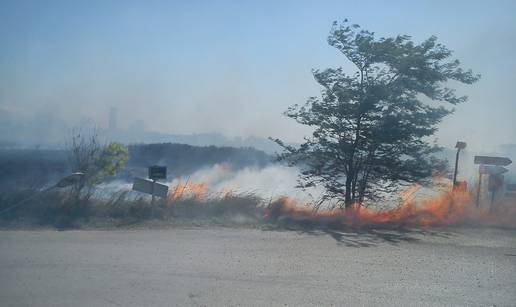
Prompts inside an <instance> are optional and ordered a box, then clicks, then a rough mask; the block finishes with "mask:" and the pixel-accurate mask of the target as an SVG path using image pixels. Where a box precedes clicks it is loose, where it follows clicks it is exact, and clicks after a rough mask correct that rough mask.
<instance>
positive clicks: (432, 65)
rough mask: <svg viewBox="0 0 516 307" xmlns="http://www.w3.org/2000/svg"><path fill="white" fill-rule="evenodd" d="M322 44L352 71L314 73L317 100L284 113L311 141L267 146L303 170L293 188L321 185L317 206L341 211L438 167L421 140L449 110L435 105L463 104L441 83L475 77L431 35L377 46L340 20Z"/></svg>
mask: <svg viewBox="0 0 516 307" xmlns="http://www.w3.org/2000/svg"><path fill="white" fill-rule="evenodd" d="M328 43H329V44H330V45H331V46H333V47H335V48H337V49H338V50H339V51H341V52H342V53H343V54H344V56H345V57H346V58H347V59H348V60H349V61H350V62H351V63H352V64H354V66H355V68H356V71H355V72H354V73H353V74H351V75H350V74H347V73H345V72H344V70H343V69H342V68H336V69H331V68H330V69H326V70H323V71H319V70H315V71H314V77H315V80H316V81H317V82H318V83H319V84H320V85H321V86H322V97H321V98H317V97H311V98H309V99H308V101H307V103H306V104H305V105H303V106H298V105H294V106H293V107H291V108H289V109H288V111H287V112H286V113H285V114H286V115H287V116H288V117H291V118H293V119H295V120H296V121H297V122H298V123H300V124H302V125H308V126H311V127H313V128H314V132H313V134H312V136H311V137H306V138H305V142H304V143H303V144H301V146H300V147H297V148H296V147H293V146H288V145H286V144H284V143H283V142H282V141H281V140H277V139H276V140H275V141H276V142H277V143H278V144H279V145H280V146H282V147H283V148H284V152H283V153H282V154H281V155H280V159H283V160H286V161H288V162H289V163H290V164H291V165H294V164H301V165H302V166H303V167H302V172H301V176H300V187H309V186H313V185H316V184H321V185H322V186H324V187H325V189H326V191H327V194H326V195H325V198H324V199H328V198H331V199H337V200H338V202H340V203H341V204H342V203H344V205H345V207H346V208H347V207H349V206H351V205H352V204H354V203H359V204H362V203H363V202H364V201H365V200H366V199H371V200H372V199H376V198H378V197H379V196H380V195H381V194H382V192H392V191H393V190H395V189H396V188H399V187H400V183H412V182H420V181H422V180H424V179H425V178H428V177H429V176H431V175H432V172H433V171H435V170H437V169H442V168H443V166H444V161H440V160H437V159H435V158H433V155H432V154H433V153H435V152H436V151H438V150H439V148H438V147H436V146H435V145H434V146H431V145H430V144H429V143H428V142H427V141H425V139H426V138H428V137H429V136H432V135H433V134H434V133H435V132H436V130H437V124H439V123H440V121H441V119H442V118H443V117H445V116H446V115H448V114H450V113H451V112H452V111H453V110H451V109H447V108H445V107H444V106H442V105H440V104H439V103H442V102H444V103H449V104H452V105H455V104H458V103H461V102H465V101H466V100H467V97H466V96H456V94H455V91H454V90H453V89H451V88H448V87H447V86H446V84H447V82H448V81H449V80H455V81H458V82H462V83H466V84H471V83H474V82H475V81H477V80H478V79H479V77H480V76H479V75H474V74H473V73H472V72H471V70H467V71H465V70H463V69H462V68H461V67H460V63H459V61H458V60H452V59H450V57H451V55H452V52H451V51H450V50H449V49H447V48H446V47H445V46H443V45H441V44H439V43H437V39H436V37H434V36H432V37H430V38H428V39H427V40H425V41H423V42H422V43H421V44H415V43H414V42H412V41H411V37H410V36H406V35H398V36H396V37H390V38H379V39H377V38H375V35H374V33H373V32H369V31H365V30H361V29H360V27H359V26H358V25H349V24H348V23H347V20H345V21H344V22H343V23H342V24H340V25H339V24H337V23H336V22H335V23H334V24H333V27H332V29H331V32H330V35H329V37H328ZM425 100H426V101H435V102H437V103H433V104H429V103H425V102H424V101H425Z"/></svg>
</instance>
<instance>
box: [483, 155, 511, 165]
mask: <svg viewBox="0 0 516 307" xmlns="http://www.w3.org/2000/svg"><path fill="white" fill-rule="evenodd" d="M511 163H512V160H511V159H509V158H507V157H490V156H475V164H488V165H503V166H507V165H509V164H511Z"/></svg>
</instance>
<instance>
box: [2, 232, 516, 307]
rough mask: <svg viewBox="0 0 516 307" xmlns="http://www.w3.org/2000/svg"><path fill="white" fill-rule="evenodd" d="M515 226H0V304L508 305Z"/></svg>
mask: <svg viewBox="0 0 516 307" xmlns="http://www.w3.org/2000/svg"><path fill="white" fill-rule="evenodd" d="M514 302H516V230H507V229H505V230H504V229H493V228H490V229H485V228H443V229H432V230H408V229H397V230H375V229H367V230H361V231H349V232H341V231H333V230H324V229H323V230H283V231H279V230H259V229H235V228H221V227H201V228H172V229H161V230H116V231H97V230H95V231H61V232H58V231H51V230H48V231H1V232H0V305H2V306H111V305H112V306H184V305H192V306H232V305H243V306H249V305H255V306H256V305H261V306H270V305H273V306H277V305H282V306H284V305H289V306H299V305H314V306H330V305H335V306H343V305H348V306H360V305H366V306H443V305H447V306H451V305H453V306H457V305H459V306H465V305H469V306H494V305H496V306H514Z"/></svg>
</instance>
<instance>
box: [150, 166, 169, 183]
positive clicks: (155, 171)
mask: <svg viewBox="0 0 516 307" xmlns="http://www.w3.org/2000/svg"><path fill="white" fill-rule="evenodd" d="M149 179H152V180H156V179H167V167H166V166H159V165H153V166H149Z"/></svg>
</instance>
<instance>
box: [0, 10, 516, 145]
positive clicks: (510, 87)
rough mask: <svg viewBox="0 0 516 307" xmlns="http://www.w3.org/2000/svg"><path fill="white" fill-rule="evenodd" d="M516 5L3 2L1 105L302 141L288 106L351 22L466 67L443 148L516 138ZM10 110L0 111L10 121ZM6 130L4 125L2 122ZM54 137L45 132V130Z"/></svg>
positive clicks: (332, 59) (339, 61) (164, 128)
mask: <svg viewBox="0 0 516 307" xmlns="http://www.w3.org/2000/svg"><path fill="white" fill-rule="evenodd" d="M515 12H516V1H342V0H341V1H51V0H48V1H26V0H22V1H7V0H1V1H0V46H1V48H0V113H4V115H3V116H4V117H3V118H6V117H9V116H16V118H22V119H23V118H25V119H28V120H30V119H33V118H38V117H45V116H47V117H50V118H56V119H58V120H61V121H64V122H66V123H67V124H69V125H77V124H79V123H81V122H83V121H85V120H87V119H92V120H93V121H95V122H96V123H98V124H99V125H100V126H103V127H106V126H107V124H108V123H107V122H108V113H109V109H110V107H111V106H114V107H116V108H117V109H118V116H119V120H118V122H119V125H120V127H122V128H126V127H128V126H130V125H131V124H132V123H135V122H137V123H140V124H139V125H141V123H144V126H145V128H146V129H148V130H153V131H160V132H166V133H177V134H189V133H203V132H219V133H222V134H224V135H227V136H229V137H235V136H241V137H246V136H258V137H269V136H271V137H274V138H281V139H284V140H287V141H292V142H297V141H300V140H302V137H303V136H304V135H305V134H307V133H309V130H308V129H306V128H304V127H302V126H300V125H298V124H297V123H295V122H294V121H293V120H291V119H289V118H287V117H285V116H284V115H283V114H282V113H283V112H284V111H285V110H286V109H287V108H288V106H290V105H293V104H296V103H298V104H302V103H304V102H305V101H306V99H307V98H308V97H309V96H317V95H318V94H319V93H320V87H319V86H318V85H317V83H316V82H315V81H314V79H313V76H312V73H311V71H312V69H324V68H328V67H339V66H342V67H343V68H344V70H345V71H346V72H349V73H352V72H353V71H352V67H351V66H350V65H349V63H348V62H347V61H346V59H345V58H344V56H343V55H342V54H340V53H339V52H338V51H337V50H336V49H334V48H333V47H330V46H328V44H327V42H326V39H327V36H328V33H329V30H330V28H331V24H332V22H333V21H335V20H337V21H341V20H343V19H345V18H348V19H349V20H350V21H351V22H352V23H357V24H360V25H361V26H362V28H364V29H367V30H370V31H374V32H376V33H377V34H378V36H395V35H397V34H407V35H411V36H412V37H413V39H414V40H415V41H416V42H421V41H422V40H424V39H425V38H428V37H429V36H431V35H436V36H437V37H438V39H439V42H441V43H443V44H445V45H446V46H447V47H448V48H450V49H452V50H454V57H456V58H458V59H459V60H461V62H462V63H463V66H464V67H465V68H471V69H473V71H474V72H475V73H479V74H481V75H482V79H481V80H480V81H479V82H478V83H476V84H474V85H466V86H463V85H460V86H457V87H456V88H457V90H458V92H459V93H460V94H466V95H468V96H469V97H470V100H469V101H468V102H467V103H464V104H462V105H459V106H458V107H457V108H456V111H455V113H454V114H453V115H451V116H449V117H448V118H446V119H445V120H444V121H443V123H442V124H441V126H440V130H439V132H438V133H437V135H436V138H437V141H438V143H439V144H441V145H444V146H449V147H453V146H454V144H455V142H456V141H457V140H463V141H466V142H467V143H468V148H469V149H472V150H476V151H490V150H493V149H494V148H495V147H496V146H497V145H499V144H506V143H516V133H515V131H516V120H515V117H516V59H515V57H514V50H516V13H515ZM1 116H2V114H0V118H2V117H1ZM0 125H1V123H0ZM42 137H44V136H42Z"/></svg>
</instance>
